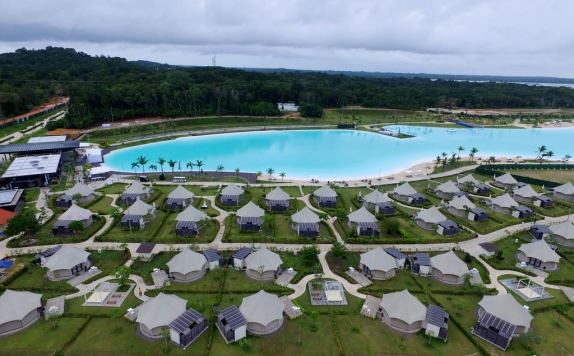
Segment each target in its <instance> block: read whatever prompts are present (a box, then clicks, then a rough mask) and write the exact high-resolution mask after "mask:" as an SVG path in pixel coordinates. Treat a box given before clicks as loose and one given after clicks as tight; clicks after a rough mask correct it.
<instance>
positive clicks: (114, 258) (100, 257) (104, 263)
mask: <svg viewBox="0 0 574 356" xmlns="http://www.w3.org/2000/svg"><path fill="white" fill-rule="evenodd" d="M88 252H90V253H91V255H90V261H92V264H93V265H94V266H96V267H98V269H100V270H101V271H102V273H101V274H99V276H100V277H103V276H105V275H108V274H111V273H112V272H114V271H115V270H116V269H117V268H118V267H120V266H121V265H123V264H124V263H125V260H124V251H119V250H103V249H102V252H101V253H100V254H98V251H93V250H90V251H88Z"/></svg>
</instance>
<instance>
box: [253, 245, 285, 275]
mask: <svg viewBox="0 0 574 356" xmlns="http://www.w3.org/2000/svg"><path fill="white" fill-rule="evenodd" d="M245 265H246V268H247V269H246V270H245V273H246V274H247V276H249V277H251V278H253V279H256V280H263V281H269V280H272V279H274V278H276V277H277V276H278V275H280V274H281V273H282V272H283V261H282V260H281V257H279V254H277V253H275V252H273V251H269V250H268V249H267V248H266V247H262V248H261V249H259V250H257V251H255V252H253V253H251V254H250V255H249V256H247V257H246V258H245ZM260 269H261V272H262V273H260Z"/></svg>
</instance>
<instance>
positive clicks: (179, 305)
mask: <svg viewBox="0 0 574 356" xmlns="http://www.w3.org/2000/svg"><path fill="white" fill-rule="evenodd" d="M186 305H187V300H185V299H182V298H180V297H178V296H176V295H174V294H163V293H159V294H158V295H157V297H155V298H152V299H148V300H147V301H146V302H144V303H143V304H142V305H140V306H139V307H138V317H137V319H136V322H137V323H138V324H139V330H140V332H141V333H142V334H143V335H144V336H145V337H148V338H153V339H159V338H161V337H162V335H161V332H162V330H161V329H162V327H164V326H165V327H169V324H170V323H171V322H172V321H174V320H175V319H177V318H178V317H179V316H181V315H182V314H183V313H184V312H185V306H186ZM170 334H171V333H170ZM178 344H179V342H178Z"/></svg>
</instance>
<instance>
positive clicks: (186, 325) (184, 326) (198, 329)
mask: <svg viewBox="0 0 574 356" xmlns="http://www.w3.org/2000/svg"><path fill="white" fill-rule="evenodd" d="M207 326H208V325H207V317H205V316H204V315H202V314H200V313H198V312H197V311H195V310H194V309H191V308H190V309H187V310H186V311H185V312H183V314H181V315H180V316H179V317H177V318H176V319H175V320H174V321H172V322H171V323H169V335H170V339H171V341H172V342H173V343H174V344H176V345H178V346H179V347H181V348H182V349H184V350H185V349H186V348H187V347H188V346H189V345H191V343H192V342H193V341H194V340H195V339H197V338H198V337H199V336H200V335H201V334H203V332H204V331H205V330H207Z"/></svg>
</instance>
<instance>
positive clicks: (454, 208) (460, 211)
mask: <svg viewBox="0 0 574 356" xmlns="http://www.w3.org/2000/svg"><path fill="white" fill-rule="evenodd" d="M474 208H476V205H474V203H473V202H471V201H470V199H468V198H467V197H466V196H465V195H463V196H462V197H460V198H459V197H454V198H452V200H451V201H449V202H448V212H449V213H451V214H453V215H456V216H467V215H468V212H467V211H470V210H471V209H474Z"/></svg>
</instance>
